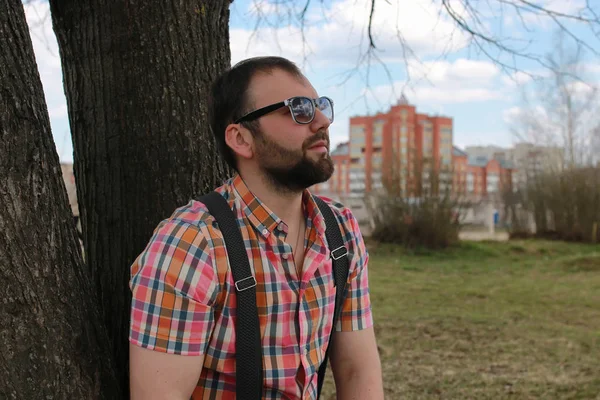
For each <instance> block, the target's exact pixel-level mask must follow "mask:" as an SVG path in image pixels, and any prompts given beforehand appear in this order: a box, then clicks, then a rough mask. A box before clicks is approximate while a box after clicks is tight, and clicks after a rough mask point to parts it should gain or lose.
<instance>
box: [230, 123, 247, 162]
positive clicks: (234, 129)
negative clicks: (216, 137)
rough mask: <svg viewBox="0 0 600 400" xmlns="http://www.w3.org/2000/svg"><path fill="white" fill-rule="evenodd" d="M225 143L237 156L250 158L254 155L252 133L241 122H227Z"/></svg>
mask: <svg viewBox="0 0 600 400" xmlns="http://www.w3.org/2000/svg"><path fill="white" fill-rule="evenodd" d="M225 143H227V145H228V146H229V147H230V148H231V149H232V150H233V152H234V153H235V154H237V155H238V156H239V157H242V158H246V159H250V158H252V157H253V156H254V138H253V137H252V133H251V132H250V131H249V130H248V129H246V128H244V127H243V126H242V125H241V124H229V125H227V128H225Z"/></svg>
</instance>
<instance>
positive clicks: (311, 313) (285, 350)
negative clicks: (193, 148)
mask: <svg viewBox="0 0 600 400" xmlns="http://www.w3.org/2000/svg"><path fill="white" fill-rule="evenodd" d="M211 100H212V101H211V127H212V130H213V133H214V135H215V137H216V141H217V143H218V144H219V146H220V150H221V151H222V154H223V157H224V158H225V160H227V162H228V163H229V165H231V166H232V167H233V168H234V169H235V170H236V171H237V172H238V174H237V175H235V176H234V177H233V178H232V179H230V180H228V181H227V182H226V183H225V184H224V185H223V186H221V187H220V188H218V189H217V192H219V193H220V194H221V195H222V196H224V198H225V199H226V200H228V202H229V205H230V207H231V208H232V209H233V211H234V213H235V215H236V216H237V219H238V224H239V225H240V229H241V232H242V236H243V238H244V241H245V243H246V247H247V253H248V257H249V261H250V265H251V269H252V272H253V275H254V277H255V278H256V281H257V286H256V301H257V305H258V315H259V321H260V330H261V332H260V336H261V341H262V346H263V348H262V353H263V369H264V374H263V397H264V398H266V399H282V398H283V399H315V398H316V397H317V372H318V369H319V366H320V364H321V361H322V360H323V357H324V355H325V351H326V350H327V345H328V343H329V337H330V335H331V334H332V332H334V343H335V344H334V345H333V346H332V349H331V351H330V361H331V367H332V370H333V374H334V379H335V383H336V389H337V396H338V399H382V398H383V388H382V381H381V366H380V361H379V355H378V353H377V346H376V342H375V335H374V332H373V318H372V314H371V305H370V300H369V293H368V283H367V260H368V254H367V251H366V249H365V246H364V242H363V238H362V236H361V234H360V231H359V228H358V224H357V222H356V219H355V218H354V216H353V215H352V213H351V212H350V210H349V209H347V208H345V207H343V206H342V205H341V204H338V203H334V202H332V201H331V200H326V201H327V202H328V203H329V204H330V206H331V208H332V210H333V211H334V214H335V215H336V219H337V220H338V221H339V225H340V228H341V230H342V236H343V238H344V241H345V245H346V247H347V249H348V257H350V258H349V261H350V269H349V274H348V283H347V287H348V290H347V294H346V297H345V300H344V303H343V308H342V312H341V314H340V317H339V321H338V323H337V326H336V327H335V328H334V327H333V326H332V318H333V311H334V303H335V291H336V288H335V287H334V281H333V276H332V261H331V258H330V257H329V255H330V254H329V249H328V248H327V242H326V238H325V221H324V219H323V216H322V214H321V213H320V211H319V209H318V208H317V205H316V204H315V200H314V199H313V197H312V196H313V195H312V194H311V193H310V192H309V191H308V190H307V188H308V187H310V186H312V185H314V184H316V183H319V182H324V181H326V180H327V179H329V177H330V176H331V175H332V173H333V163H332V160H331V158H330V156H329V135H328V127H329V125H330V124H331V122H332V121H333V102H332V101H331V100H330V99H328V98H326V97H318V95H317V92H316V91H315V89H314V88H313V87H312V85H311V84H310V83H309V82H308V80H307V79H306V78H305V77H304V76H303V75H302V73H301V72H300V71H299V70H298V68H297V67H296V66H295V65H294V64H293V63H291V62H290V61H288V60H286V59H283V58H279V57H262V58H253V59H249V60H246V61H243V62H240V63H239V64H237V65H236V66H234V67H233V68H231V69H230V70H228V71H226V72H225V73H224V74H223V75H222V76H220V77H219V78H218V79H217V80H216V82H215V83H214V85H213V90H212V99H211ZM131 272H132V279H131V288H132V293H133V301H132V310H131V332H130V342H131V345H130V357H131V358H130V371H131V373H130V379H131V395H132V399H133V400H138V399H143V400H148V399H189V398H193V399H233V398H235V382H236V377H235V370H236V366H235V319H234V318H235V313H236V310H235V308H236V307H235V306H236V289H235V285H234V279H233V277H232V274H231V269H230V268H229V266H228V262H227V254H226V248H225V246H224V243H223V236H222V234H221V232H220V230H219V228H218V225H217V224H216V223H215V220H214V218H213V217H212V216H211V215H210V214H209V213H208V210H207V208H206V207H205V205H204V204H202V203H200V202H198V201H192V202H190V203H189V204H188V205H186V206H184V207H182V208H180V209H178V210H176V211H175V213H174V214H173V215H172V216H171V217H170V218H169V219H167V220H165V221H163V222H161V224H160V225H159V226H158V227H157V229H156V231H155V232H154V236H153V237H152V239H151V240H150V243H149V244H148V246H147V247H146V249H145V250H144V252H143V253H142V254H141V255H140V256H139V257H138V259H137V260H136V261H135V263H134V264H133V265H132V271H131Z"/></svg>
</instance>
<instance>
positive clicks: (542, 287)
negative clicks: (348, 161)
mask: <svg viewBox="0 0 600 400" xmlns="http://www.w3.org/2000/svg"><path fill="white" fill-rule="evenodd" d="M369 249H370V254H371V263H370V273H369V279H370V283H371V298H372V302H373V308H374V313H375V321H376V332H377V338H378V343H379V347H380V354H381V358H382V364H383V374H384V386H385V392H386V398H387V399H600V246H592V245H584V244H565V243H560V242H547V241H520V242H507V243H487V242H483V243H469V242H467V243H463V244H461V245H460V246H458V247H455V248H452V249H449V250H446V251H444V252H422V253H407V252H406V250H402V249H401V248H399V247H398V246H392V245H379V246H376V245H374V244H372V245H371V246H369ZM323 398H324V399H328V400H329V399H333V398H335V396H334V395H333V386H332V383H331V379H330V380H329V381H328V382H327V386H326V387H325V389H324V396H323Z"/></svg>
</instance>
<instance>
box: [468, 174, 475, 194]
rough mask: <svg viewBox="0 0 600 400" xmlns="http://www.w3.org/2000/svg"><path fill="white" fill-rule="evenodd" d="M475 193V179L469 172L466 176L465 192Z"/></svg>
mask: <svg viewBox="0 0 600 400" xmlns="http://www.w3.org/2000/svg"><path fill="white" fill-rule="evenodd" d="M474 191H475V177H474V176H473V173H472V172H469V173H468V174H467V192H471V193H472V192H474Z"/></svg>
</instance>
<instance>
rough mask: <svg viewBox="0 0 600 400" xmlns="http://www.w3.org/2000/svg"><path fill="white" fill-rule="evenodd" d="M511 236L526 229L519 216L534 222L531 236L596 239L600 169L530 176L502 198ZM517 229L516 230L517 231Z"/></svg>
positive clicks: (599, 237) (599, 231)
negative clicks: (515, 191)
mask: <svg viewBox="0 0 600 400" xmlns="http://www.w3.org/2000/svg"><path fill="white" fill-rule="evenodd" d="M505 202H506V203H507V209H509V210H510V214H511V222H512V226H511V230H510V233H511V237H512V236H513V235H514V236H520V235H523V234H525V233H526V232H528V229H527V228H526V226H527V224H525V223H523V218H522V216H523V215H527V216H531V218H533V220H534V222H535V227H536V230H535V236H536V237H541V238H544V239H551V240H565V241H579V242H588V243H597V242H599V241H600V168H598V167H596V168H591V167H586V168H574V169H570V170H565V171H562V172H559V173H546V174H539V175H537V176H534V177H531V178H530V179H529V180H528V182H527V184H526V186H525V187H523V188H521V189H519V191H518V192H517V193H515V194H513V195H512V197H511V196H507V197H505ZM519 232H520V233H519Z"/></svg>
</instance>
